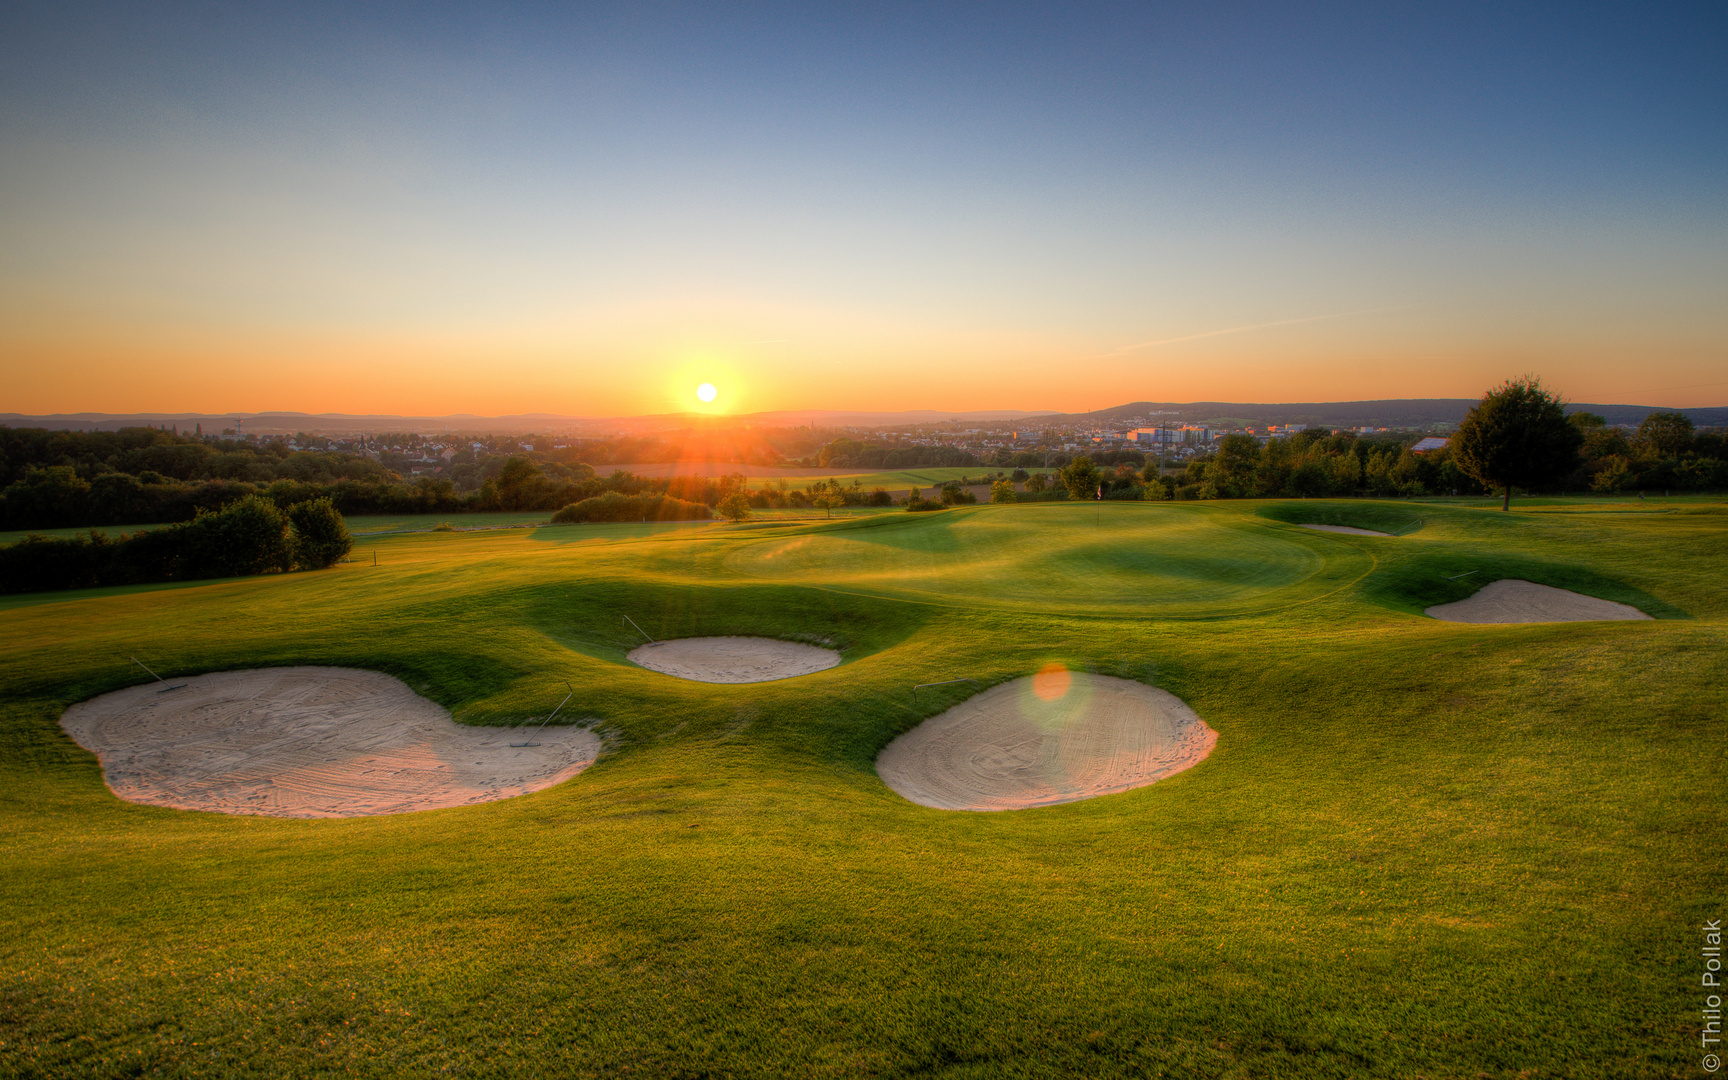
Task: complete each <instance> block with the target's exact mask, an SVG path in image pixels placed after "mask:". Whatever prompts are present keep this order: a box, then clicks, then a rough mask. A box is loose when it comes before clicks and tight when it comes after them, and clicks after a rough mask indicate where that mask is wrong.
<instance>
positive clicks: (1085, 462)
mask: <svg viewBox="0 0 1728 1080" xmlns="http://www.w3.org/2000/svg"><path fill="white" fill-rule="evenodd" d="M1061 475H1062V486H1063V487H1065V488H1067V489H1068V497H1069V498H1070V499H1095V498H1097V497H1098V484H1099V482H1100V480H1101V477H1100V476H1099V473H1098V466H1096V465H1094V464H1092V459H1091V458H1089V457H1077V458H1075V459H1074V460H1073V461H1070V462H1069V463H1068V464H1066V465H1064V466H1062V474H1061Z"/></svg>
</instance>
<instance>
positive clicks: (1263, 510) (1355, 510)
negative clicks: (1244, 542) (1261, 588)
mask: <svg viewBox="0 0 1728 1080" xmlns="http://www.w3.org/2000/svg"><path fill="white" fill-rule="evenodd" d="M1424 510H1425V507H1423V506H1421V505H1420V504H1414V505H1413V504H1411V503H1408V502H1367V501H1364V500H1361V499H1303V500H1300V501H1297V502H1276V503H1270V504H1268V505H1265V506H1261V507H1260V508H1259V509H1257V510H1256V511H1255V513H1256V514H1257V515H1258V516H1260V517H1263V518H1268V519H1270V520H1272V521H1283V522H1287V523H1289V524H1291V525H1344V526H1348V527H1349V528H1352V529H1369V530H1372V531H1373V532H1383V533H1390V534H1392V535H1393V536H1409V535H1411V534H1413V533H1418V532H1421V531H1422V525H1423V521H1422V515H1423V512H1424Z"/></svg>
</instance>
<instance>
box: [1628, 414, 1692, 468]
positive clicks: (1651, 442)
mask: <svg viewBox="0 0 1728 1080" xmlns="http://www.w3.org/2000/svg"><path fill="white" fill-rule="evenodd" d="M1696 431H1697V429H1696V428H1694V427H1693V426H1692V421H1691V420H1690V419H1688V418H1687V417H1686V414H1685V413H1677V412H1653V413H1651V414H1650V415H1649V416H1646V417H1645V418H1644V422H1643V423H1642V424H1639V425H1638V441H1639V442H1641V443H1644V444H1645V445H1646V446H1649V447H1650V448H1651V449H1652V450H1654V451H1656V453H1657V455H1659V456H1661V457H1678V456H1680V455H1681V454H1684V453H1686V452H1687V451H1688V450H1690V449H1692V437H1693V435H1694V434H1695V433H1696Z"/></svg>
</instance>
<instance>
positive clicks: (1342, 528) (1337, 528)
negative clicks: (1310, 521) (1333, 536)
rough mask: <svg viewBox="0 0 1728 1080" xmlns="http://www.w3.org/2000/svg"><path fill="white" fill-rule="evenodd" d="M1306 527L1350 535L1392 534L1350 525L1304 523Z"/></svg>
mask: <svg viewBox="0 0 1728 1080" xmlns="http://www.w3.org/2000/svg"><path fill="white" fill-rule="evenodd" d="M1302 527H1303V528H1304V529H1319V530H1320V531H1321V532H1330V533H1346V534H1348V535H1350V536H1391V535H1392V534H1391V533H1383V532H1375V531H1374V530H1373V529H1353V528H1351V527H1350V526H1348V525H1303V526H1302Z"/></svg>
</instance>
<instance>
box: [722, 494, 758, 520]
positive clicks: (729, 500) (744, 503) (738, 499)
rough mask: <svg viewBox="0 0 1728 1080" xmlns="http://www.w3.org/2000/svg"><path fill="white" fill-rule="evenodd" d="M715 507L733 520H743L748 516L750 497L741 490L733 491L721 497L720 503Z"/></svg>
mask: <svg viewBox="0 0 1728 1080" xmlns="http://www.w3.org/2000/svg"><path fill="white" fill-rule="evenodd" d="M715 509H717V510H719V511H720V512H721V513H722V514H724V515H725V516H726V517H728V518H730V519H732V520H733V521H743V520H744V519H745V518H747V517H749V516H750V497H749V496H747V495H745V494H744V493H743V492H742V491H734V492H733V493H732V494H730V495H728V496H726V497H725V498H724V499H721V500H720V505H719V506H717V507H715Z"/></svg>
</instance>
